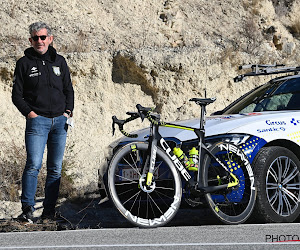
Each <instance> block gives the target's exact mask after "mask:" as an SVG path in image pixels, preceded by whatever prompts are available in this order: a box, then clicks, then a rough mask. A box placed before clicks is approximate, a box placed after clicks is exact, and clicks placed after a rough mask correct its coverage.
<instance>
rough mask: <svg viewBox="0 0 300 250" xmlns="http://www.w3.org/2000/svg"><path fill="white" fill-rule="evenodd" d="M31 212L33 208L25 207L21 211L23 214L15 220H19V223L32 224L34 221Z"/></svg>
mask: <svg viewBox="0 0 300 250" xmlns="http://www.w3.org/2000/svg"><path fill="white" fill-rule="evenodd" d="M33 211H34V208H33V207H32V206H27V207H25V208H24V209H23V213H22V214H20V215H19V216H18V217H17V220H19V221H21V222H29V223H33V221H34V217H33Z"/></svg>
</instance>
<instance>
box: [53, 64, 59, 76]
mask: <svg viewBox="0 0 300 250" xmlns="http://www.w3.org/2000/svg"><path fill="white" fill-rule="evenodd" d="M52 68H53V72H54V74H55V75H57V76H60V74H61V73H60V68H59V67H57V66H52Z"/></svg>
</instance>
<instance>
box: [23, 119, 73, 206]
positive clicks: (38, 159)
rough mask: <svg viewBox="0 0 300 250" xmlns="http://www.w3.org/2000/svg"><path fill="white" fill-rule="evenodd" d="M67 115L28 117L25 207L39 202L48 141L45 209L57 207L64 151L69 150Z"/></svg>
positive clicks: (24, 183)
mask: <svg viewBox="0 0 300 250" xmlns="http://www.w3.org/2000/svg"><path fill="white" fill-rule="evenodd" d="M66 120H67V118H66V117H65V116H63V115H62V116H58V117H55V118H47V117H43V116H38V117H36V118H32V119H27V120H26V131H25V144H26V151H27V160H26V166H25V169H24V172H23V177H22V196H21V202H22V208H23V209H24V208H26V207H28V206H34V205H35V200H34V198H35V193H36V188H37V177H38V174H39V171H40V169H41V167H42V160H43V154H44V150H45V146H46V144H47V149H48V154H47V178H46V184H45V200H44V203H43V205H44V210H47V211H54V208H55V204H56V200H57V198H58V192H59V185H60V178H61V169H62V161H63V155H64V151H65V145H66V138H67V129H68V125H67V124H66Z"/></svg>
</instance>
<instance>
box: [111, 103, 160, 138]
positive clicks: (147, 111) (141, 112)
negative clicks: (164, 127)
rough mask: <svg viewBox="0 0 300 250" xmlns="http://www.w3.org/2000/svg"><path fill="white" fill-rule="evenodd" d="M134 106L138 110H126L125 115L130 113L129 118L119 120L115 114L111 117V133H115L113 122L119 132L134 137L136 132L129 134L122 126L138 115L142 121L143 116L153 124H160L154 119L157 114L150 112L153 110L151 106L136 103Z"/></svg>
mask: <svg viewBox="0 0 300 250" xmlns="http://www.w3.org/2000/svg"><path fill="white" fill-rule="evenodd" d="M136 108H137V110H138V112H127V113H126V114H127V115H130V117H129V118H127V119H126V120H119V119H118V118H117V117H116V116H115V115H114V116H113V117H112V120H113V122H112V130H113V135H114V134H115V124H117V125H118V126H119V130H120V131H121V133H122V134H123V135H125V136H127V137H130V138H136V137H138V135H137V134H130V133H128V132H126V131H125V130H124V129H123V127H124V124H126V123H128V122H130V121H133V120H135V119H137V118H139V117H141V119H142V121H144V119H145V117H146V118H147V119H148V120H149V121H150V122H151V123H155V124H160V123H159V122H157V121H156V119H155V118H159V116H158V115H154V114H151V112H152V111H153V110H154V109H153V108H146V107H143V106H142V105H140V104H137V105H136Z"/></svg>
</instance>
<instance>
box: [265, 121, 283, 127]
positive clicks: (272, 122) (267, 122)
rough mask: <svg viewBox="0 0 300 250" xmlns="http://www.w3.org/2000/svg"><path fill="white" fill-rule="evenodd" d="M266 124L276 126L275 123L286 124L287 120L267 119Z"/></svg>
mask: <svg viewBox="0 0 300 250" xmlns="http://www.w3.org/2000/svg"><path fill="white" fill-rule="evenodd" d="M266 124H267V125H270V126H274V125H280V126H285V125H286V122H285V121H274V120H266Z"/></svg>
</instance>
